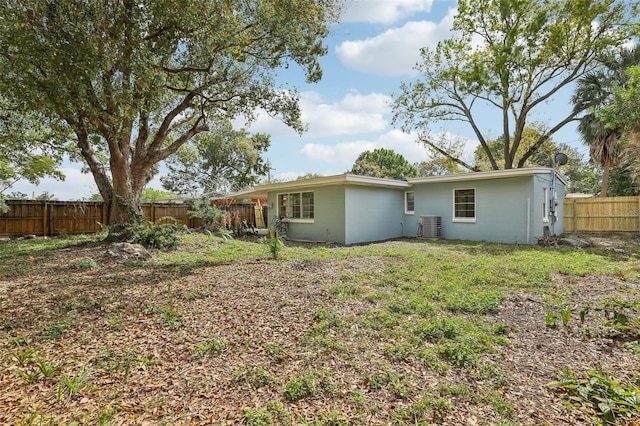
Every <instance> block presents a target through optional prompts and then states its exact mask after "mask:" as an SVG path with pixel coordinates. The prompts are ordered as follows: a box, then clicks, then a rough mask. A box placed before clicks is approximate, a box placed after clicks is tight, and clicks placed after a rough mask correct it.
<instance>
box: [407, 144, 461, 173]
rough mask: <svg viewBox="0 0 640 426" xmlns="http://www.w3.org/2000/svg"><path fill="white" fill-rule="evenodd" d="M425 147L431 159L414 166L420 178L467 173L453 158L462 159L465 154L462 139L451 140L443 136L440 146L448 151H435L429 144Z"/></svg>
mask: <svg viewBox="0 0 640 426" xmlns="http://www.w3.org/2000/svg"><path fill="white" fill-rule="evenodd" d="M424 146H425V148H426V149H427V152H428V153H429V156H430V157H431V158H430V159H429V160H427V161H422V162H420V163H415V164H414V166H415V167H416V169H417V170H418V176H440V175H448V174H453V173H464V172H465V170H464V169H463V168H462V167H460V164H459V163H458V162H456V161H454V160H452V157H458V158H462V156H463V154H464V141H463V140H462V139H461V138H451V137H448V136H447V135H445V134H441V135H440V143H439V144H438V146H439V147H441V148H443V147H444V148H446V149H435V148H434V147H433V146H432V145H429V144H425V145H424ZM442 151H445V153H443V152H442Z"/></svg>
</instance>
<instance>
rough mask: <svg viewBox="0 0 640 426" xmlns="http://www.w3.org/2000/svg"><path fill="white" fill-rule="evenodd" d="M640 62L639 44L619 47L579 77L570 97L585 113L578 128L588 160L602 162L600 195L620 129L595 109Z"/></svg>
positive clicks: (603, 192)
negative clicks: (617, 50)
mask: <svg viewBox="0 0 640 426" xmlns="http://www.w3.org/2000/svg"><path fill="white" fill-rule="evenodd" d="M638 64H640V47H639V46H638V45H636V46H635V47H633V48H632V49H622V50H621V51H620V52H619V53H618V54H617V55H608V56H606V57H605V58H603V60H602V66H601V67H600V68H599V69H597V70H595V71H594V72H592V73H590V74H587V75H585V76H584V77H582V78H580V79H579V80H578V84H577V87H576V91H575V93H574V95H573V97H572V99H571V100H572V102H573V105H574V108H575V109H576V110H580V111H587V113H586V114H585V115H584V116H583V117H582V118H581V119H580V123H579V124H578V131H579V132H580V136H581V137H582V140H583V141H584V142H585V143H586V144H587V145H588V146H589V154H590V156H591V161H593V162H594V163H597V164H599V165H600V166H602V188H601V191H600V196H601V197H606V196H607V191H608V187H609V172H610V170H611V167H612V166H613V165H615V164H616V163H617V162H618V159H619V156H620V152H621V149H620V138H621V137H622V134H623V132H622V129H620V128H611V127H607V126H606V125H605V123H604V122H603V121H602V120H601V119H600V118H599V116H598V109H599V108H601V107H603V106H605V105H606V104H607V102H608V100H609V99H610V98H611V95H612V90H613V88H614V87H616V86H624V84H625V83H626V81H627V78H628V77H627V74H626V73H625V70H626V69H627V68H629V67H630V66H633V65H638Z"/></svg>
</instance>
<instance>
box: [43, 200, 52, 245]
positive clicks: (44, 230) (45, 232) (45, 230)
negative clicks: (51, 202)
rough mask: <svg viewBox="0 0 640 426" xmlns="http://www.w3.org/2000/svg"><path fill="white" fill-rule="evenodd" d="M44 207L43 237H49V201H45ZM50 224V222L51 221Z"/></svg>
mask: <svg viewBox="0 0 640 426" xmlns="http://www.w3.org/2000/svg"><path fill="white" fill-rule="evenodd" d="M42 204H43V207H42V236H43V237H46V236H47V226H48V223H47V219H48V218H49V215H48V214H47V201H46V200H45V201H43V202H42ZM49 222H50V220H49Z"/></svg>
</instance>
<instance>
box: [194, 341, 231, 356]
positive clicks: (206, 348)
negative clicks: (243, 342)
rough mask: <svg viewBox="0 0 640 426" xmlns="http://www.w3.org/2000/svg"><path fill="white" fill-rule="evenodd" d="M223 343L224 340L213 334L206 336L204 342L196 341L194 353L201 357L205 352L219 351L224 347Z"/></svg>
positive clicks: (213, 352) (215, 352)
mask: <svg viewBox="0 0 640 426" xmlns="http://www.w3.org/2000/svg"><path fill="white" fill-rule="evenodd" d="M225 346H226V345H225V344H224V342H223V341H222V340H221V339H219V338H217V337H214V336H209V337H208V338H207V340H206V341H205V342H202V343H196V347H195V350H196V353H197V354H198V355H199V356H201V357H203V356H205V355H207V354H214V355H215V354H217V353H218V352H221V351H222V350H223V349H224V348H225Z"/></svg>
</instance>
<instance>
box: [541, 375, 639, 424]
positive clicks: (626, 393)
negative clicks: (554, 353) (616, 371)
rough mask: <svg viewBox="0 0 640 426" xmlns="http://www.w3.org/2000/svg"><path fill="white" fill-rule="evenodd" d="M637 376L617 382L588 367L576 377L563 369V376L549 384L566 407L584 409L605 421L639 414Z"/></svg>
mask: <svg viewBox="0 0 640 426" xmlns="http://www.w3.org/2000/svg"><path fill="white" fill-rule="evenodd" d="M639 383H640V377H635V378H634V379H631V380H627V381H625V382H621V381H618V380H616V379H615V378H613V377H612V376H610V375H607V374H605V373H604V372H602V371H597V370H590V371H588V372H587V374H586V377H577V376H576V375H575V374H574V373H573V372H572V371H570V370H565V371H564V378H563V379H562V380H560V381H558V382H553V383H551V384H550V386H552V387H554V388H556V389H558V391H559V392H561V393H562V394H563V396H564V398H565V400H566V402H567V404H568V405H569V406H572V407H576V408H581V409H583V410H586V411H588V412H590V413H592V415H594V416H595V417H597V418H599V419H601V420H602V421H603V423H606V424H616V423H617V422H618V421H623V420H622V419H630V418H635V417H637V416H638V415H639V414H640V387H638V384H639Z"/></svg>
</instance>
